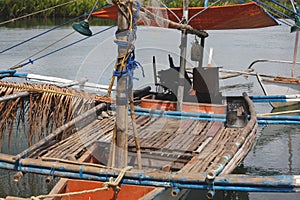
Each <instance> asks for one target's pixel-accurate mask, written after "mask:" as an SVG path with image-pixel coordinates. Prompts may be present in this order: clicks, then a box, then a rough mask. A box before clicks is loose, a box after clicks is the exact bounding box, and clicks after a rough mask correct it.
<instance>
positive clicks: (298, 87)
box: [248, 0, 300, 108]
mask: <svg viewBox="0 0 300 200" xmlns="http://www.w3.org/2000/svg"><path fill="white" fill-rule="evenodd" d="M291 3H292V6H293V8H294V12H295V13H294V15H295V20H294V21H295V24H293V26H292V27H291V33H295V45H294V55H293V61H282V60H256V61H254V62H252V63H251V64H250V65H249V67H248V70H250V69H252V70H254V68H253V66H254V64H257V63H262V62H264V63H268V64H274V63H277V64H285V65H286V66H287V67H286V70H289V71H290V74H291V75H290V76H281V75H277V74H275V73H276V70H275V69H276V68H275V67H274V75H267V76H264V77H261V76H260V74H259V73H257V79H258V82H259V83H260V85H261V87H262V90H263V92H264V94H265V95H266V96H282V95H285V96H286V101H285V102H271V103H270V104H271V105H272V106H273V107H274V108H280V107H285V106H292V105H295V104H299V103H300V74H299V73H300V70H299V68H298V70H296V66H297V67H299V66H300V62H297V54H298V48H299V30H300V6H299V5H297V4H296V3H295V2H294V1H293V0H292V1H291Z"/></svg>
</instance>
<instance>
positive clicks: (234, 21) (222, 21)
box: [93, 2, 278, 30]
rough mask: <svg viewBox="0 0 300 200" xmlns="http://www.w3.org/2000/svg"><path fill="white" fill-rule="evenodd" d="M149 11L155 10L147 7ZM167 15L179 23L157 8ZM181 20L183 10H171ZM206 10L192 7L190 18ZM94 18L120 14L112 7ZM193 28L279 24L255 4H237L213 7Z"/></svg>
mask: <svg viewBox="0 0 300 200" xmlns="http://www.w3.org/2000/svg"><path fill="white" fill-rule="evenodd" d="M145 8H147V9H148V10H150V11H151V10H154V8H150V7H145ZM155 9H160V10H162V12H163V13H167V15H168V19H169V20H171V21H174V22H178V20H177V19H176V17H174V15H173V14H172V13H171V12H169V11H168V10H167V9H165V8H155ZM170 9H171V10H172V11H173V12H174V13H175V14H176V15H177V16H178V17H179V19H181V18H182V8H170ZM203 9H205V8H204V7H190V8H189V18H191V17H192V16H193V15H195V14H196V13H198V12H199V11H201V10H203ZM93 16H95V17H100V18H105V19H113V20H117V19H118V17H117V16H118V12H117V7H116V6H111V7H109V8H105V9H102V10H99V11H97V12H94V13H93ZM139 24H140V25H144V23H143V21H142V20H140V21H139ZM151 25H154V26H157V24H156V23H153V22H151ZM189 25H191V26H192V27H193V28H195V29H198V30H225V29H248V28H262V27H268V26H275V25H278V23H277V22H276V21H275V20H274V19H272V18H271V17H270V16H269V14H268V13H266V12H265V10H264V9H263V8H261V7H260V6H259V5H257V4H256V3H254V2H251V3H247V4H236V5H227V6H213V7H210V8H208V9H207V10H205V11H204V12H202V13H201V14H199V15H198V16H196V17H195V18H193V19H192V20H191V22H190V23H189Z"/></svg>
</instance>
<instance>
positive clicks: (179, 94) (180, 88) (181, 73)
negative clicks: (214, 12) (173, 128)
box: [177, 0, 189, 111]
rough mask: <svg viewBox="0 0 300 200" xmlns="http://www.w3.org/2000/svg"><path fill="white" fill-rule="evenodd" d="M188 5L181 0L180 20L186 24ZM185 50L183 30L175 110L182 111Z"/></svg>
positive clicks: (183, 31)
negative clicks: (181, 11) (181, 12)
mask: <svg viewBox="0 0 300 200" xmlns="http://www.w3.org/2000/svg"><path fill="white" fill-rule="evenodd" d="M188 5H189V0H183V15H182V20H183V22H184V23H185V24H186V23H187V21H188V12H189V10H188ZM186 48H187V31H186V30H185V29H184V30H182V32H181V44H180V70H179V86H178V92H177V110H178V111H181V110H182V102H183V95H184V73H185V66H186Z"/></svg>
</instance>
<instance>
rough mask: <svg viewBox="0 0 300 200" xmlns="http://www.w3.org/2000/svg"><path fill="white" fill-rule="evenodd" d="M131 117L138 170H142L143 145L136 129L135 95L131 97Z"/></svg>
mask: <svg viewBox="0 0 300 200" xmlns="http://www.w3.org/2000/svg"><path fill="white" fill-rule="evenodd" d="M130 116H131V122H132V128H133V133H134V142H135V146H136V154H137V163H138V169H142V156H141V145H140V141H139V136H138V131H137V127H136V120H135V114H134V102H133V93H132V94H131V97H130Z"/></svg>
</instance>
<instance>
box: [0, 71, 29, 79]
mask: <svg viewBox="0 0 300 200" xmlns="http://www.w3.org/2000/svg"><path fill="white" fill-rule="evenodd" d="M16 72H17V71H16V70H1V71H0V79H2V78H6V77H27V75H28V74H18V73H16Z"/></svg>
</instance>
